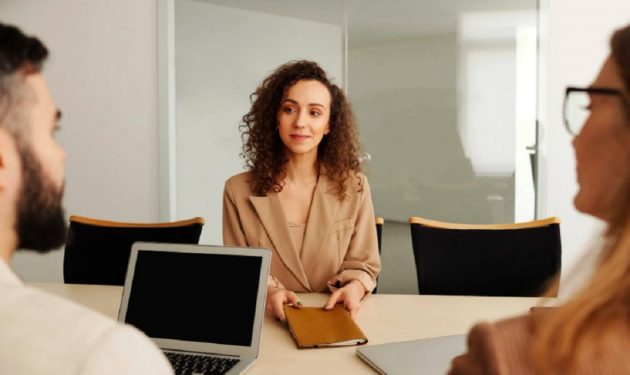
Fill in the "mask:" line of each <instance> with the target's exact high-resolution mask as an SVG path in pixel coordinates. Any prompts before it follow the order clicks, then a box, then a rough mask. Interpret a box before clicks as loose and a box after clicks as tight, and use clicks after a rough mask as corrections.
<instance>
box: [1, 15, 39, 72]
mask: <svg viewBox="0 0 630 375" xmlns="http://www.w3.org/2000/svg"><path fill="white" fill-rule="evenodd" d="M47 56H48V49H47V48H46V46H44V44H43V43H42V42H41V41H40V40H39V39H37V38H35V37H32V36H27V35H24V33H23V32H22V31H20V29H18V28H17V27H15V26H11V25H5V24H2V23H0V79H4V78H5V77H6V76H9V75H11V74H13V73H15V72H16V71H17V70H19V69H21V68H27V69H28V70H31V69H32V70H33V71H39V70H40V69H41V65H42V63H43V62H44V60H45V59H46V57H47Z"/></svg>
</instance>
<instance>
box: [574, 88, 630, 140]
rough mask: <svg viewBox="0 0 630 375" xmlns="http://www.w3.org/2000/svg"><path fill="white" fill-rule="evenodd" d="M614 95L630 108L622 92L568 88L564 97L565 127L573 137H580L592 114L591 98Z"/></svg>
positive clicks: (605, 89) (610, 89)
mask: <svg viewBox="0 0 630 375" xmlns="http://www.w3.org/2000/svg"><path fill="white" fill-rule="evenodd" d="M593 95H614V96H617V97H619V99H621V101H622V103H623V105H624V106H625V108H626V113H627V111H628V109H629V108H630V104H629V103H628V100H627V99H626V98H625V97H624V96H623V94H622V93H621V91H619V90H617V89H613V88H607V87H587V88H580V87H567V91H566V93H565V95H564V125H565V126H566V128H567V131H568V132H569V133H570V134H571V135H578V134H579V133H580V130H582V127H583V126H584V123H586V120H587V119H588V117H589V116H590V114H591V96H593Z"/></svg>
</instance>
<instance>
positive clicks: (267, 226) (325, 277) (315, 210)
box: [223, 172, 381, 292]
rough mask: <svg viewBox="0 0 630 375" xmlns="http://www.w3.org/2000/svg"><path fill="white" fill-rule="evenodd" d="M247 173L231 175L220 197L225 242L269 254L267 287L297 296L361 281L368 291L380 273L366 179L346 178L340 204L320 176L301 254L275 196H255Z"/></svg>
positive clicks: (331, 183)
mask: <svg viewBox="0 0 630 375" xmlns="http://www.w3.org/2000/svg"><path fill="white" fill-rule="evenodd" d="M249 179H250V173H249V172H245V173H241V174H238V175H236V176H233V177H231V178H230V179H228V180H227V181H226V183H225V190H224V194H223V243H224V244H225V245H232V246H251V247H263V248H266V249H269V250H271V252H272V259H271V270H270V275H271V278H270V283H272V285H273V284H279V285H278V286H282V287H285V288H287V289H289V290H293V291H298V292H322V291H326V290H327V289H329V290H333V289H334V288H335V287H340V286H342V285H345V284H346V283H347V282H349V281H352V280H359V281H360V282H361V283H362V284H363V286H364V287H365V290H366V291H368V292H369V291H371V290H372V289H373V288H374V287H375V286H376V276H377V275H378V273H379V272H380V270H381V260H380V256H379V253H378V243H377V238H376V223H375V221H374V220H375V218H374V207H373V205H372V197H371V195H370V186H369V185H368V182H367V178H366V177H365V176H364V175H363V174H359V178H358V179H357V178H350V180H351V181H350V182H349V184H348V191H347V194H348V197H347V198H346V199H344V200H343V201H340V200H339V199H338V198H337V196H336V195H335V193H334V189H333V188H334V186H333V182H332V181H331V180H330V179H328V178H327V177H326V176H325V175H323V174H322V175H320V177H319V180H318V182H317V186H316V187H315V192H314V194H313V201H312V203H311V208H310V211H309V215H308V220H307V223H306V232H305V234H304V241H303V245H302V251H301V252H300V251H299V249H296V248H295V245H294V243H293V241H292V237H291V233H290V230H289V223H288V221H287V219H286V217H285V215H284V210H283V208H282V204H281V202H280V199H279V198H278V194H277V193H269V194H267V195H266V196H256V195H254V193H253V192H252V190H251V187H250V184H249Z"/></svg>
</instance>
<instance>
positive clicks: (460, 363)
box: [448, 310, 630, 375]
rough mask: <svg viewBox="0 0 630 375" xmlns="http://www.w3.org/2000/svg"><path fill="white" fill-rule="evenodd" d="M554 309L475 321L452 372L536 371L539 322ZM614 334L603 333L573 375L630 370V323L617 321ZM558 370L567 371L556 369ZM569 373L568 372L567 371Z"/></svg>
mask: <svg viewBox="0 0 630 375" xmlns="http://www.w3.org/2000/svg"><path fill="white" fill-rule="evenodd" d="M551 313H553V310H550V311H543V312H535V313H530V314H528V315H523V316H519V317H515V318H511V319H506V320H502V321H499V322H497V323H494V324H489V323H480V324H477V325H475V326H474V327H473V328H472V330H471V331H470V333H469V335H468V352H467V353H465V354H463V355H461V356H458V357H456V358H455V359H454V360H453V364H452V367H451V370H450V372H449V373H448V374H449V375H504V374H506V375H507V374H509V375H526V374H527V375H529V374H532V375H533V374H537V371H536V367H535V365H534V363H535V358H534V356H533V354H532V342H533V338H534V332H535V331H536V326H537V325H538V324H540V320H541V319H544V317H545V316H546V315H547V314H551ZM614 324H615V329H613V330H612V332H611V334H608V335H606V336H602V337H600V339H601V342H600V344H599V347H598V349H599V351H598V352H593V353H587V354H586V355H585V356H584V357H583V358H579V359H578V362H577V363H576V369H575V371H574V372H572V373H571V375H621V374H630V357H629V356H628V350H629V349H630V330H629V327H630V325H629V324H628V321H626V320H623V321H621V320H620V321H618V322H615V323H614ZM555 373H556V374H566V372H563V371H560V370H557V371H555ZM567 375H569V374H567Z"/></svg>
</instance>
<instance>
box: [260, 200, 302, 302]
mask: <svg viewBox="0 0 630 375" xmlns="http://www.w3.org/2000/svg"><path fill="white" fill-rule="evenodd" d="M249 201H250V202H251V203H252V205H253V206H254V209H255V210H256V213H257V214H258V218H259V219H260V222H261V223H262V225H263V228H265V232H267V235H268V236H269V239H270V240H271V243H272V244H273V246H274V248H275V249H276V253H277V254H278V256H279V257H280V259H281V260H282V262H283V263H284V264H285V266H286V267H287V268H288V269H289V271H291V273H292V274H293V275H294V276H295V277H296V278H297V279H298V280H299V281H300V283H302V285H303V286H304V287H305V288H306V289H307V290H310V289H311V287H310V285H309V283H308V279H307V278H306V274H305V273H304V269H303V268H302V263H301V262H300V258H299V255H298V252H297V251H296V250H295V245H294V244H293V241H292V239H291V233H289V223H288V222H287V219H286V216H285V215H284V210H283V208H282V204H281V203H280V199H279V198H278V195H277V194H276V193H269V194H268V195H267V196H265V197H257V196H250V197H249Z"/></svg>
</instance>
